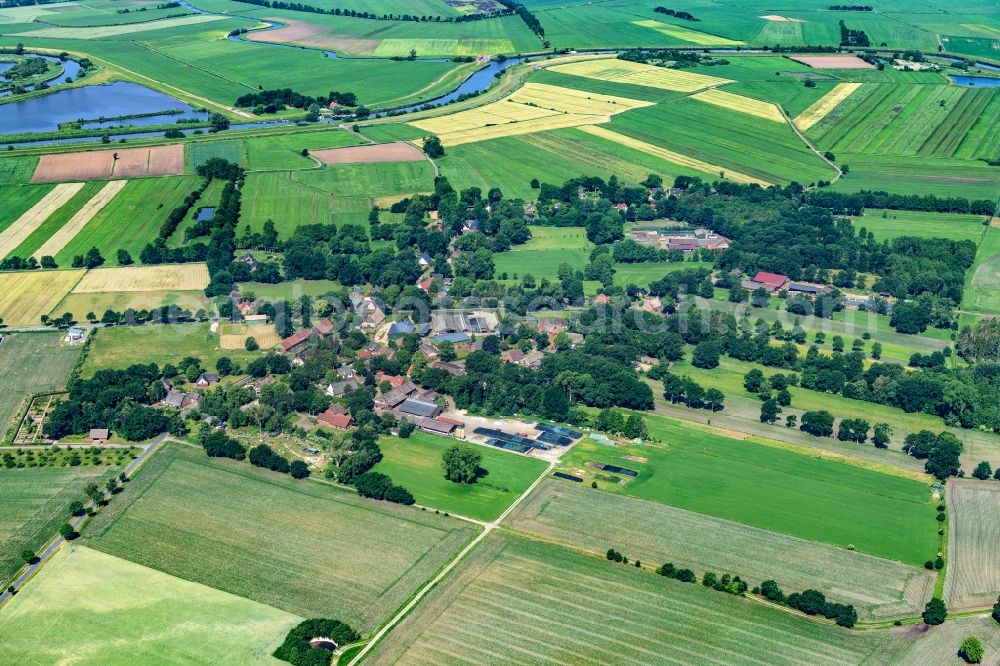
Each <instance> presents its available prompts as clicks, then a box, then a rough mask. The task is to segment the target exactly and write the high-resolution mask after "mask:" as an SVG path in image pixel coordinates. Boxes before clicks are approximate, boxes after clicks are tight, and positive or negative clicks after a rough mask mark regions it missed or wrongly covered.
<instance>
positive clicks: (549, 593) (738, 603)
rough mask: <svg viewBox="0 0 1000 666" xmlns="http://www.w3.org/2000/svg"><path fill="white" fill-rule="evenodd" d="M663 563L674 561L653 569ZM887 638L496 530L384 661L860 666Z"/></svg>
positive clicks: (391, 643)
mask: <svg viewBox="0 0 1000 666" xmlns="http://www.w3.org/2000/svg"><path fill="white" fill-rule="evenodd" d="M643 564H644V565H645V566H647V567H655V566H658V565H660V564H662V562H649V563H646V562H643ZM877 644H878V641H877V639H874V638H872V636H871V635H866V634H864V633H858V632H846V631H843V630H841V629H839V628H837V627H834V626H833V625H830V624H821V623H819V622H814V621H811V620H808V619H806V618H804V617H801V616H797V615H793V614H790V613H785V612H783V611H780V610H777V609H774V608H769V607H766V606H763V605H760V604H754V603H751V602H749V601H747V600H744V599H739V598H736V597H734V596H732V595H728V594H722V593H718V592H715V591H713V590H709V589H706V588H704V587H702V586H701V585H691V584H687V583H680V582H677V581H673V580H668V579H664V578H661V577H660V576H657V575H655V574H653V573H652V572H651V571H649V570H646V571H639V570H637V569H636V568H635V567H632V566H625V565H621V564H615V563H611V562H607V561H606V560H604V559H603V557H602V558H601V559H598V558H594V557H590V556H587V555H582V554H579V553H575V552H572V551H569V550H565V549H563V548H560V547H558V546H555V545H551V544H545V543H539V542H534V541H529V540H526V539H521V538H518V537H516V536H513V535H510V534H503V533H499V534H498V533H494V534H493V535H491V536H490V537H489V539H488V540H487V541H486V542H485V543H484V544H482V545H481V546H480V547H479V548H478V549H477V550H476V551H475V552H474V553H473V554H472V555H471V556H470V557H469V558H468V559H467V560H466V561H464V562H463V563H462V564H461V565H460V566H459V567H458V569H457V570H456V571H455V572H454V573H453V574H452V575H451V576H450V577H449V578H448V579H446V580H445V582H444V583H443V584H442V585H440V586H439V587H438V588H437V589H435V590H434V591H433V592H432V593H431V595H430V596H428V598H427V599H426V600H425V601H424V602H423V603H421V604H420V606H418V607H417V609H416V610H415V611H414V612H413V613H412V614H411V615H410V616H409V617H407V618H406V620H404V621H403V623H402V624H401V625H400V626H399V627H397V628H396V629H395V630H394V631H393V632H392V633H391V634H389V636H388V637H387V638H386V639H385V640H384V641H383V642H382V643H381V644H380V645H379V646H378V647H377V648H376V649H375V651H374V652H373V653H372V656H371V657H370V658H369V659H368V660H367V661H366V663H372V664H376V665H382V664H397V663H405V664H440V663H449V664H524V663H564V664H568V663H572V664H593V665H595V666H596V665H598V664H611V663H614V664H649V663H653V662H661V661H667V660H670V661H676V662H677V663H692V662H697V663H701V664H733V663H761V664H770V663H774V659H775V655H778V654H780V655H781V662H782V663H786V664H802V665H803V666H805V665H809V666H815V665H818V664H838V665H839V664H845V663H860V662H861V661H863V660H864V659H865V657H866V656H867V655H868V654H870V653H871V652H872V650H873V649H874V648H875V647H876V646H877Z"/></svg>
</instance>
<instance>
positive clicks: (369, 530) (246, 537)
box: [85, 446, 472, 632]
mask: <svg viewBox="0 0 1000 666" xmlns="http://www.w3.org/2000/svg"><path fill="white" fill-rule="evenodd" d="M133 486H134V487H133ZM129 491H130V496H131V497H130V499H132V500H133V501H132V502H131V503H130V504H126V503H125V502H121V503H115V504H112V505H111V507H110V510H109V511H105V512H102V513H101V514H100V515H99V516H98V518H97V519H95V521H94V523H93V525H92V526H91V528H90V529H89V530H88V531H87V535H86V541H85V545H87V546H89V547H93V548H96V549H97V550H101V551H103V552H106V553H108V554H110V555H115V556H118V557H122V558H124V559H128V560H131V561H133V562H136V563H137V564H142V565H144V566H148V567H151V568H153V569H157V570H159V571H163V572H164V573H168V574H171V575H174V576H177V577H179V578H184V579H186V580H191V581H193V582H197V583H201V584H204V585H208V586H210V587H214V588H216V589H218V590H222V591H224V592H229V593H231V594H236V595H239V596H242V597H245V598H247V599H251V600H253V601H257V602H259V603H263V604H267V605H268V606H272V607H274V608H279V609H281V610H284V611H287V612H289V613H294V614H296V615H300V616H302V617H336V618H339V619H340V620H342V621H344V622H347V623H348V624H350V625H352V626H353V627H355V628H356V629H358V630H359V631H361V632H367V631H371V630H372V629H374V628H375V627H377V626H378V625H379V624H380V623H381V622H382V621H383V620H384V619H385V618H386V616H388V615H389V613H391V612H392V611H394V610H395V609H396V608H397V607H398V606H399V605H400V604H401V603H402V602H403V601H405V600H406V599H407V598H408V597H409V596H410V595H411V594H412V593H413V592H414V591H415V590H416V589H417V587H418V586H420V585H421V584H422V583H423V582H424V581H425V580H426V579H427V578H428V577H429V576H430V575H431V574H433V573H434V572H435V571H436V570H437V569H438V568H439V567H440V566H441V565H442V564H443V563H444V562H445V561H446V560H447V559H448V558H450V557H451V556H452V555H453V554H454V553H455V552H456V551H457V550H458V548H459V547H460V546H461V545H462V544H463V543H464V542H465V541H466V540H467V539H468V538H469V537H471V535H472V529H471V528H470V527H468V526H467V525H466V524H463V523H460V522H458V521H455V520H451V519H448V518H445V517H443V516H438V515H434V514H433V513H427V512H422V511H419V510H417V509H414V508H409V507H401V506H398V505H392V504H388V503H379V502H376V501H373V500H365V499H362V498H359V497H357V496H356V495H355V494H353V493H351V492H347V491H344V490H340V489H337V488H335V487H332V486H328V485H324V484H322V483H317V482H314V481H295V480H293V479H291V478H290V477H288V476H287V475H279V474H276V473H273V472H269V471H266V470H260V469H257V468H254V467H251V466H250V465H249V464H247V463H245V462H244V463H238V462H235V461H221V460H218V459H210V458H208V457H206V456H205V454H204V453H203V452H202V451H200V450H197V449H194V448H189V447H186V446H179V447H171V448H169V449H167V450H165V451H163V452H162V453H160V454H159V455H158V456H157V458H155V459H154V460H153V461H151V462H150V463H147V465H146V466H144V467H143V469H142V471H141V472H140V473H139V474H138V475H137V477H136V478H135V479H134V480H133V481H132V483H131V484H130V487H129ZM193 498H197V501H192V499H193ZM123 499H129V498H123ZM249 572H252V575H249Z"/></svg>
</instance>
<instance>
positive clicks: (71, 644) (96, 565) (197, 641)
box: [0, 544, 302, 666]
mask: <svg viewBox="0 0 1000 666" xmlns="http://www.w3.org/2000/svg"><path fill="white" fill-rule="evenodd" d="M301 621H302V618H300V617H297V616H295V615H293V614H291V613H287V612H285V611H281V610H278V609H276V608H270V607H268V606H265V605H264V604H260V603H256V602H253V601H250V600H249V599H244V598H241V597H238V596H236V595H233V594H227V593H225V592H220V591H219V590H214V589H212V588H210V587H206V586H205V585H199V584H198V583H192V582H190V581H187V580H183V579H181V578H177V577H174V576H169V575H167V574H165V573H161V572H159V571H156V570H154V569H150V568H148V567H144V566H141V565H139V564H134V563H132V562H129V561H127V560H123V559H120V558H117V557H113V556H111V555H107V554H105V553H102V552H99V551H96V550H92V549H90V548H86V547H84V546H79V545H76V544H72V545H69V546H64V547H63V548H62V549H61V550H60V551H59V552H58V553H57V554H56V555H55V557H54V558H53V559H52V561H51V562H49V563H47V564H46V565H45V567H44V568H43V569H42V570H41V571H40V572H39V573H38V575H37V576H36V577H35V579H34V580H33V581H32V582H31V584H30V585H28V586H27V587H26V588H25V589H24V590H23V591H21V592H20V593H19V594H18V595H17V596H16V597H15V598H14V599H13V601H12V602H11V603H10V604H8V605H7V606H6V607H5V608H4V614H3V617H2V618H0V640H2V641H3V644H4V646H5V647H6V648H7V650H8V651H9V654H11V655H18V659H22V658H23V661H19V663H68V662H72V663H74V664H81V665H84V664H92V665H97V664H100V665H102V666H103V665H105V664H107V665H113V666H128V665H130V664H136V663H142V664H150V665H155V666H159V665H160V664H175V663H177V662H178V660H180V661H184V662H186V663H205V664H208V663H212V664H280V663H281V662H279V661H278V660H276V659H273V658H272V657H271V656H270V655H271V652H273V651H274V649H275V648H276V647H277V646H278V645H279V644H280V643H281V641H282V640H284V637H285V633H286V632H287V631H288V630H289V629H290V628H291V627H293V626H294V625H296V624H298V623H299V622H301ZM126 646H127V647H126Z"/></svg>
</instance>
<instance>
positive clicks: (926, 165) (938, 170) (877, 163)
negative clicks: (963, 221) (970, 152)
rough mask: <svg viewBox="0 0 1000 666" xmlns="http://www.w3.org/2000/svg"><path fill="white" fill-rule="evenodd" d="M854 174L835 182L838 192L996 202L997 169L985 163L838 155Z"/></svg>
mask: <svg viewBox="0 0 1000 666" xmlns="http://www.w3.org/2000/svg"><path fill="white" fill-rule="evenodd" d="M837 163H838V164H847V165H848V166H850V173H848V174H847V175H846V176H844V177H843V178H841V179H840V180H838V181H837V182H836V183H834V184H833V185H832V186H831V187H830V189H832V190H834V191H836V192H857V191H858V190H884V191H886V192H893V193H895V194H920V195H925V194H928V193H934V194H936V195H937V196H939V197H965V198H967V199H996V198H997V176H996V167H991V166H989V165H988V164H986V163H985V162H977V161H972V160H962V159H954V158H951V159H946V158H935V157H913V156H894V155H862V154H858V153H838V154H837Z"/></svg>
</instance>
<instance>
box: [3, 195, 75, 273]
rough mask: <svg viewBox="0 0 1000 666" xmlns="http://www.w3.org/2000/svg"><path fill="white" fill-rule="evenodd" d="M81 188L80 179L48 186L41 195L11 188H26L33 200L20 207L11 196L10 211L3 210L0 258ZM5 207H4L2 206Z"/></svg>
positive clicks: (71, 198) (33, 231) (16, 199)
mask: <svg viewBox="0 0 1000 666" xmlns="http://www.w3.org/2000/svg"><path fill="white" fill-rule="evenodd" d="M83 188H84V185H83V183H64V184H62V185H57V186H55V187H54V188H52V189H50V190H49V191H48V192H46V193H45V195H44V196H42V197H41V198H36V197H35V196H31V195H37V194H38V192H37V191H35V192H31V191H29V190H25V189H21V188H17V189H16V190H14V192H28V193H29V196H30V198H31V200H33V203H32V204H31V205H30V206H29V207H27V208H25V209H23V210H22V209H21V206H19V205H18V204H19V203H20V202H19V200H18V198H14V197H12V199H13V201H11V208H10V209H9V211H10V212H9V213H8V212H5V213H3V215H4V217H5V218H7V219H5V221H4V225H3V227H4V228H2V229H0V258H2V257H6V256H8V255H10V254H12V253H13V252H14V251H15V250H17V249H18V248H19V247H20V246H21V244H22V243H24V241H25V240H27V239H28V238H29V237H30V236H31V235H32V234H33V233H35V231H37V230H38V229H39V228H40V227H42V226H43V225H44V224H45V222H46V221H47V220H48V219H49V218H50V217H52V216H53V215H54V214H55V213H56V212H57V211H58V210H59V209H60V208H62V207H63V206H65V205H66V204H68V203H69V202H70V201H73V199H74V197H76V196H77V195H78V194H79V193H80V191H81V190H83ZM5 210H8V209H6V207H5ZM15 211H18V212H16V213H15Z"/></svg>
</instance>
